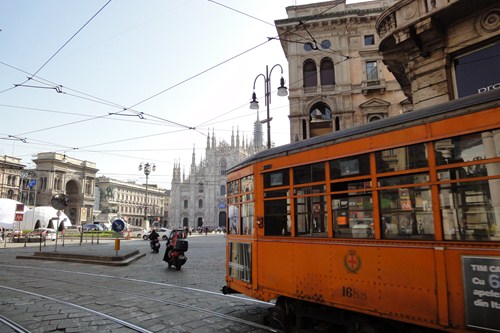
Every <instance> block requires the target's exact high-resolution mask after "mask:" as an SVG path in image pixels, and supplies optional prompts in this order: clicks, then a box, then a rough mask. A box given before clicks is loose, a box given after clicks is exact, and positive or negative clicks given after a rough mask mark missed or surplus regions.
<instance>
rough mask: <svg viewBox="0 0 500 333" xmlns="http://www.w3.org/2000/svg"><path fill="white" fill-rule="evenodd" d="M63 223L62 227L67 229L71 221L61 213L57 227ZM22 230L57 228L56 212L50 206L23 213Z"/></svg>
mask: <svg viewBox="0 0 500 333" xmlns="http://www.w3.org/2000/svg"><path fill="white" fill-rule="evenodd" d="M61 223H64V227H69V226H70V225H71V221H70V220H69V217H68V216H67V215H66V214H64V212H61V215H60V216H59V225H60V224H61ZM22 226H23V229H35V228H53V229H55V228H57V226H58V224H57V210H56V209H54V208H52V207H50V206H40V207H35V208H33V209H30V210H28V211H27V212H26V213H24V220H23V225H22Z"/></svg>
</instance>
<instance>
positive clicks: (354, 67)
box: [275, 0, 412, 142]
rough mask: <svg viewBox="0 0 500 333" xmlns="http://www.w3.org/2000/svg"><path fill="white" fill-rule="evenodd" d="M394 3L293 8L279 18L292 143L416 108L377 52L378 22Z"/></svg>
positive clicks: (340, 1) (381, 0) (387, 0)
mask: <svg viewBox="0 0 500 333" xmlns="http://www.w3.org/2000/svg"><path fill="white" fill-rule="evenodd" d="M395 2H396V1H394V0H377V1H370V2H364V3H354V4H346V3H345V0H337V1H327V2H320V3H313V4H307V5H300V6H290V7H287V8H286V11H287V14H288V18H287V19H281V20H276V21H275V25H276V28H277V30H278V34H279V38H280V41H281V45H282V47H283V50H284V53H285V56H286V58H287V60H288V69H289V91H290V95H289V100H290V115H289V118H290V142H295V141H300V140H304V139H307V138H312V137H315V136H319V135H323V134H326V133H329V132H332V131H338V130H341V129H345V128H350V127H354V126H358V125H362V124H365V123H368V122H371V121H375V120H377V119H382V118H386V117H390V116H393V115H396V114H400V113H403V112H406V111H409V110H411V109H412V107H411V103H410V102H409V101H408V99H407V98H406V97H405V95H404V93H403V92H402V90H401V88H400V86H399V84H398V82H397V81H396V79H395V78H394V76H393V75H392V74H391V73H390V72H389V71H388V70H387V68H386V67H385V65H384V64H383V62H382V56H381V55H380V53H379V52H378V44H379V37H378V35H377V34H376V30H375V23H376V20H377V18H378V17H379V16H380V14H381V13H382V12H383V11H384V10H385V9H386V8H388V7H389V6H390V5H391V4H393V3H395Z"/></svg>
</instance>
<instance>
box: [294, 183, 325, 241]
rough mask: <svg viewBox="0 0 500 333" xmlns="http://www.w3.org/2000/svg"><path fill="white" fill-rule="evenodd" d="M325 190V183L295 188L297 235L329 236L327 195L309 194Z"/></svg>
mask: <svg viewBox="0 0 500 333" xmlns="http://www.w3.org/2000/svg"><path fill="white" fill-rule="evenodd" d="M324 191H325V186H324V185H323V186H312V187H306V188H300V189H296V190H295V195H296V198H295V200H294V207H295V227H296V232H297V236H310V237H327V236H328V224H327V220H328V219H327V214H326V197H325V196H324V195H315V196H310V195H307V194H310V193H324ZM306 195H307V196H306Z"/></svg>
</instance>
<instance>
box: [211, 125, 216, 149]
mask: <svg viewBox="0 0 500 333" xmlns="http://www.w3.org/2000/svg"><path fill="white" fill-rule="evenodd" d="M215 148H216V145H215V131H214V129H213V128H212V149H215Z"/></svg>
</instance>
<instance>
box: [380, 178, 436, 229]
mask: <svg viewBox="0 0 500 333" xmlns="http://www.w3.org/2000/svg"><path fill="white" fill-rule="evenodd" d="M379 198H380V199H379V200H380V214H381V221H382V238H386V239H434V219H433V215H432V197H431V191H430V189H429V187H427V186H420V187H408V188H396V189H387V190H381V191H380V192H379Z"/></svg>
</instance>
